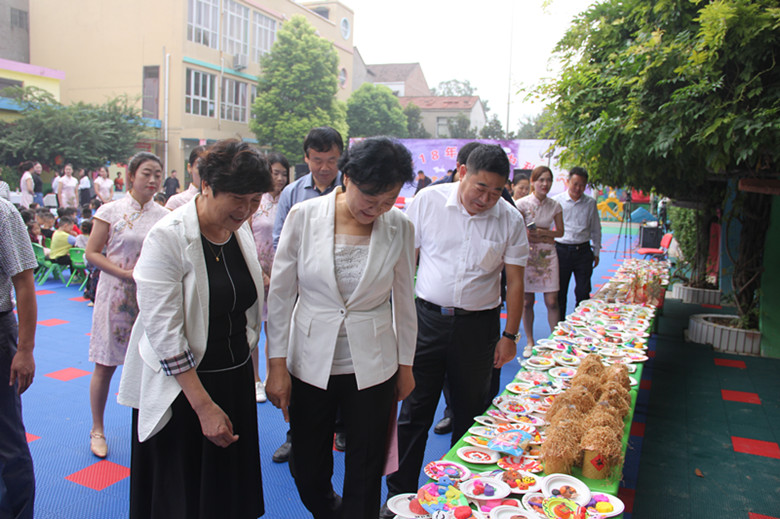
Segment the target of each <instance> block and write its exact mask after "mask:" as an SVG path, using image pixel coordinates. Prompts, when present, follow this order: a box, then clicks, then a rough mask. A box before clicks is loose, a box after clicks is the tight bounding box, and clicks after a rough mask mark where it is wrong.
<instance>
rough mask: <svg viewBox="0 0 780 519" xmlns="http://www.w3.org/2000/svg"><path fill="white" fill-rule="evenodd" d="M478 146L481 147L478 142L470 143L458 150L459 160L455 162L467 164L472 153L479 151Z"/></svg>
mask: <svg viewBox="0 0 780 519" xmlns="http://www.w3.org/2000/svg"><path fill="white" fill-rule="evenodd" d="M477 146H480V144H479V143H478V142H470V143H468V144H465V145H464V146H463V147H462V148H461V149H460V150H458V158H457V159H455V162H457V163H458V164H461V165H462V164H466V162H467V161H468V159H469V155H471V152H472V151H474V150H475V149H477Z"/></svg>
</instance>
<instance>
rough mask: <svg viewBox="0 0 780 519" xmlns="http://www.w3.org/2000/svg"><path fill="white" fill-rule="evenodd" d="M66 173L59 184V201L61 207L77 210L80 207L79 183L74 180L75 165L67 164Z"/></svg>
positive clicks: (64, 169)
mask: <svg viewBox="0 0 780 519" xmlns="http://www.w3.org/2000/svg"><path fill="white" fill-rule="evenodd" d="M63 171H64V172H65V173H64V174H63V175H62V177H61V178H60V180H59V182H57V200H59V202H60V207H72V208H74V209H75V208H76V206H77V205H78V190H79V181H78V180H76V179H75V178H73V164H65V168H63Z"/></svg>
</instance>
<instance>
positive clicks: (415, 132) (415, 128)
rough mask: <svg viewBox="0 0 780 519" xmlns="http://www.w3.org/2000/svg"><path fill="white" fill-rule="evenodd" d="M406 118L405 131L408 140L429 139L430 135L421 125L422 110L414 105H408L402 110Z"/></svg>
mask: <svg viewBox="0 0 780 519" xmlns="http://www.w3.org/2000/svg"><path fill="white" fill-rule="evenodd" d="M404 115H405V116H406V129H407V131H408V134H409V138H410V139H430V138H431V134H430V133H428V131H427V130H426V129H425V127H424V126H423V123H422V110H421V109H420V107H419V106H417V105H416V104H414V103H409V104H408V105H406V108H404Z"/></svg>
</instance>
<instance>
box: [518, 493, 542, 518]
mask: <svg viewBox="0 0 780 519" xmlns="http://www.w3.org/2000/svg"><path fill="white" fill-rule="evenodd" d="M544 499H545V497H544V494H542V493H541V492H532V493H530V494H525V495H523V506H524V507H525V509H526V510H529V511H531V512H535V513H537V514H539V516H540V517H544Z"/></svg>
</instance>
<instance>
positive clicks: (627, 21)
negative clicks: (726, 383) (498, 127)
mask: <svg viewBox="0 0 780 519" xmlns="http://www.w3.org/2000/svg"><path fill="white" fill-rule="evenodd" d="M778 48H780V9H778V7H777V1H776V0H729V1H726V0H711V1H709V0H660V1H658V2H653V3H651V2H645V1H642V0H606V1H604V2H601V3H599V4H596V5H594V6H592V7H590V8H589V9H588V10H587V11H585V12H584V13H583V14H581V15H580V16H579V17H578V18H577V19H576V20H575V21H574V23H573V25H572V27H571V28H570V29H569V30H568V32H567V33H566V35H565V36H564V38H563V39H562V40H561V41H560V42H559V44H558V48H557V50H558V51H559V53H560V57H561V59H562V62H563V69H562V72H561V75H560V77H559V78H557V79H556V80H554V81H552V82H550V83H548V84H546V85H543V86H542V87H541V88H540V90H541V92H542V93H543V94H545V95H547V98H548V100H549V102H550V104H549V107H550V109H551V112H552V116H551V117H552V128H553V130H554V132H555V135H556V136H557V138H558V141H559V142H558V145H559V146H560V147H563V148H565V151H564V152H563V154H562V160H563V161H564V163H566V164H575V163H577V164H581V165H585V166H587V167H588V168H589V170H590V172H591V173H592V177H593V180H594V181H595V182H597V183H602V184H606V185H613V186H632V187H636V188H640V189H642V190H644V191H647V192H649V191H650V190H652V189H655V190H656V191H657V192H659V193H663V194H666V195H669V196H671V197H673V198H683V199H687V200H692V199H695V201H701V202H703V203H705V204H707V205H708V206H709V210H710V211H712V210H714V209H715V208H716V207H718V206H719V205H720V204H721V203H722V199H723V193H724V192H725V190H724V189H723V186H724V182H722V181H725V180H728V179H737V178H742V177H755V176H759V177H760V176H770V175H772V174H776V172H777V164H778V159H780V146H777V143H778V142H780V89H778V88H777V85H778V84H780V67H778V63H777V61H778V59H777V58H778ZM719 181H721V182H719ZM740 197H743V198H745V200H744V201H739V200H738V201H737V203H735V207H740V208H741V210H742V211H743V212H742V213H741V214H740V215H739V216H738V217H737V218H738V219H741V220H743V221H745V222H759V221H760V222H765V221H767V220H768V208H769V207H770V204H768V203H765V202H766V201H765V200H762V199H760V198H761V197H766V195H758V194H747V195H744V194H742V195H740ZM765 232H766V226H763V225H756V224H754V223H752V224H748V225H745V226H744V227H743V232H742V235H741V239H742V242H743V243H748V244H749V245H748V247H747V249H750V248H752V251H751V253H752V256H753V259H755V258H756V257H758V258H760V252H761V251H762V250H763V247H764V238H765ZM740 256H741V257H742V254H741V253H740ZM743 259H745V258H743ZM756 264H757V265H758V266H757V267H755V265H756ZM752 265H753V266H750V267H748V266H747V263H745V262H742V261H741V260H737V262H736V265H735V276H734V282H735V286H736V288H735V290H734V291H735V294H736V299H737V306H738V308H739V310H740V313H741V315H743V316H744V315H746V314H747V313H750V312H751V311H752V308H753V306H752V305H754V304H755V301H756V299H755V297H756V292H757V287H758V286H759V284H760V262H755V261H754V262H753V263H752Z"/></svg>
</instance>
